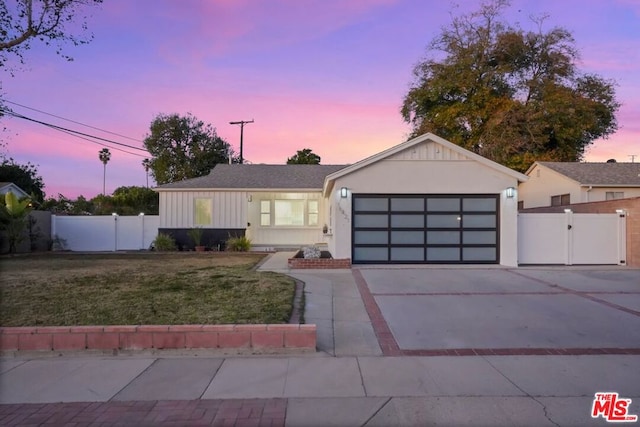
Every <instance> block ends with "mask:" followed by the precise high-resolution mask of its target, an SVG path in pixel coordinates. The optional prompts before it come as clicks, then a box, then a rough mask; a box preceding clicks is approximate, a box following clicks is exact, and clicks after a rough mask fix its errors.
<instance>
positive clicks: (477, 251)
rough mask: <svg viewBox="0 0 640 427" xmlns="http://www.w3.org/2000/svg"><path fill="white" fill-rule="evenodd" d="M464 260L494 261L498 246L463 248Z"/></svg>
mask: <svg viewBox="0 0 640 427" xmlns="http://www.w3.org/2000/svg"><path fill="white" fill-rule="evenodd" d="M462 259H463V261H493V260H495V259H496V248H494V247H490V248H469V247H466V248H462Z"/></svg>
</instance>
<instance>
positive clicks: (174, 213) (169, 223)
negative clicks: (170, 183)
mask: <svg viewBox="0 0 640 427" xmlns="http://www.w3.org/2000/svg"><path fill="white" fill-rule="evenodd" d="M247 197H248V193H247V192H246V191H185V190H180V191H161V192H160V228H193V227H195V224H194V209H195V200H196V199H210V200H211V202H212V223H211V225H202V226H201V227H202V228H241V229H245V228H246V227H247V222H248V221H247Z"/></svg>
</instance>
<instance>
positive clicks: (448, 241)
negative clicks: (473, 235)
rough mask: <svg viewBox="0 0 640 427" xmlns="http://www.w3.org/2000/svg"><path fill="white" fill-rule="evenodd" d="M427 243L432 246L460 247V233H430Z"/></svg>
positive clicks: (428, 233)
mask: <svg viewBox="0 0 640 427" xmlns="http://www.w3.org/2000/svg"><path fill="white" fill-rule="evenodd" d="M427 243H428V244H430V245H459V244H460V232H459V231H428V232H427Z"/></svg>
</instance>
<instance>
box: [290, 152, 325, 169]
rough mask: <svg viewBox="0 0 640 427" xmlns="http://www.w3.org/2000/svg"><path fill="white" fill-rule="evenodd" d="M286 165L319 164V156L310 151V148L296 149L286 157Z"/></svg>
mask: <svg viewBox="0 0 640 427" xmlns="http://www.w3.org/2000/svg"><path fill="white" fill-rule="evenodd" d="M287 164H288V165H319V164H320V156H318V155H317V154H316V153H314V152H313V151H311V149H310V148H303V149H302V150H298V152H297V153H296V154H294V155H293V156H291V157H289V158H288V159H287Z"/></svg>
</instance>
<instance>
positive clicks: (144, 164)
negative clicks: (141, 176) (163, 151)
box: [142, 159, 151, 188]
mask: <svg viewBox="0 0 640 427" xmlns="http://www.w3.org/2000/svg"><path fill="white" fill-rule="evenodd" d="M142 167H144V170H145V172H146V173H147V188H149V168H150V167H151V160H149V159H144V160H143V161H142Z"/></svg>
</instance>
